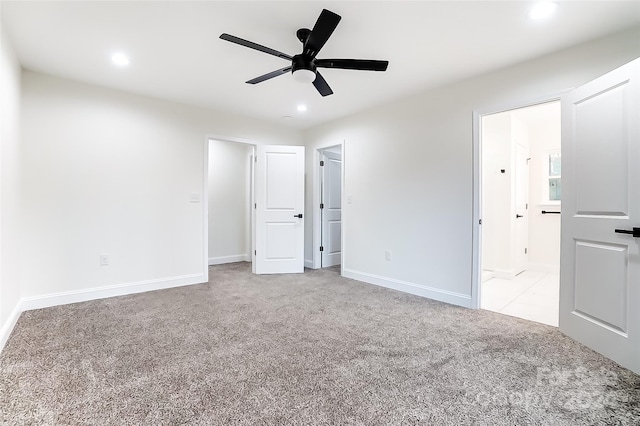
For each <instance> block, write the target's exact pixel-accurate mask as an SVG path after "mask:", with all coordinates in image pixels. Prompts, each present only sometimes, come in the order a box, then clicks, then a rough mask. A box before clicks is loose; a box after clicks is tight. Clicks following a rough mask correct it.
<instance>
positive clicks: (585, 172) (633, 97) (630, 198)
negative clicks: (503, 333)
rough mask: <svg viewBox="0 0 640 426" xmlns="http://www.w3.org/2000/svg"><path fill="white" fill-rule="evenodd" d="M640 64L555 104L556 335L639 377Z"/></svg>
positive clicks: (588, 86) (575, 91)
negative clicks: (558, 200) (558, 198)
mask: <svg viewBox="0 0 640 426" xmlns="http://www.w3.org/2000/svg"><path fill="white" fill-rule="evenodd" d="M639 79H640V60H635V61H633V62H631V63H629V64H627V65H625V66H623V67H621V68H618V69H616V70H614V71H612V72H610V73H608V74H606V75H604V76H602V77H600V78H598V79H596V80H594V81H592V82H590V83H587V84H585V85H584V86H581V87H579V88H577V89H575V90H573V91H572V92H570V93H569V94H567V95H566V96H565V97H563V99H562V180H563V182H562V187H563V188H562V191H563V193H562V247H561V273H560V331H562V332H563V333H565V334H567V335H568V336H570V337H572V338H574V339H576V340H578V341H579V342H582V343H583V344H585V345H587V346H589V347H590V348H592V349H594V350H596V351H598V352H600V353H602V354H604V355H605V356H607V357H609V358H611V359H613V360H614V361H616V362H618V363H619V364H621V365H623V366H625V367H627V368H629V369H631V370H633V371H635V372H636V373H640V238H637V237H636V238H634V237H633V236H632V235H629V234H623V233H617V232H616V230H622V231H626V230H629V231H632V228H633V227H636V228H638V227H640V120H638V117H640V105H639V104H640V84H639V81H638V80H639Z"/></svg>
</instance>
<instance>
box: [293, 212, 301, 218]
mask: <svg viewBox="0 0 640 426" xmlns="http://www.w3.org/2000/svg"><path fill="white" fill-rule="evenodd" d="M293 217H297V218H298V219H302V213H298V214H294V215H293Z"/></svg>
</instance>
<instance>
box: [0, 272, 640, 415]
mask: <svg viewBox="0 0 640 426" xmlns="http://www.w3.org/2000/svg"><path fill="white" fill-rule="evenodd" d="M3 422H4V423H3ZM0 424H9V425H21V424H47V425H52V424H64V425H67V424H90V425H107V424H111V425H125V424H131V425H140V424H149V425H159V424H163V425H178V424H189V425H191V424H195V425H200V424H202V425H218V424H220V425H222V424H241V425H254V424H304V425H308V424H314V425H315V424H361V425H387V424H406V425H410V424H429V425H431V424H433V425H447V424H450V425H464V424H478V425H525V424H535V425H538V424H539V425H577V424H585V425H595V424H616V425H617V424H622V425H638V424H640V376H638V375H635V374H633V373H631V372H630V371H628V370H625V369H623V368H621V367H619V366H618V365H617V364H615V363H613V362H612V361H609V360H607V359H606V358H604V357H602V356H601V355H599V354H597V353H595V352H593V351H591V350H589V349H587V348H585V347H584V346H582V345H580V344H578V343H576V342H574V341H572V340H571V339H569V338H567V337H565V336H563V335H562V334H561V333H560V332H558V331H557V330H556V329H555V328H553V327H549V326H545V325H541V324H536V323H532V322H528V321H525V320H519V319H516V318H512V317H508V316H503V315H500V314H497V313H493V312H488V311H476V310H469V309H464V308H458V307H454V306H451V305H447V304H444V303H439V302H434V301H431V300H428V299H423V298H419V297H416V296H412V295H408V294H404V293H399V292H395V291H392V290H387V289H384V288H379V287H376V286H372V285H368V284H364V283H359V282H357V281H352V280H348V279H344V278H342V277H340V276H339V274H338V273H337V272H336V270H335V269H333V270H315V271H312V270H307V271H306V272H305V274H303V275H286V276H255V275H252V274H251V272H250V268H249V264H247V263H236V264H229V265H220V266H215V267H211V268H210V281H209V283H206V284H202V285H195V286H188V287H181V288H175V289H169V290H163V291H156V292H149V293H143V294H137V295H132V296H123V297H117V298H111V299H105V300H98V301H91V302H85V303H78V304H73V305H66V306H60V307H56V308H49V309H42V310H36V311H29V312H25V313H23V314H22V316H21V317H20V319H19V321H18V324H17V326H16V328H15V329H14V332H13V334H12V336H11V338H10V339H9V342H8V344H7V346H6V348H5V349H4V351H3V352H2V354H0Z"/></svg>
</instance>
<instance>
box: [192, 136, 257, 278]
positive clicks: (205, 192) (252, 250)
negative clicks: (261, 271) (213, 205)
mask: <svg viewBox="0 0 640 426" xmlns="http://www.w3.org/2000/svg"><path fill="white" fill-rule="evenodd" d="M212 140H215V141H220V142H234V143H241V144H245V145H248V146H250V147H252V150H253V153H252V154H251V156H252V160H253V161H251V167H250V168H249V176H248V179H249V198H248V201H249V204H248V205H247V208H248V209H249V215H248V217H247V219H248V223H247V224H246V226H248V227H249V234H250V243H251V246H250V247H249V248H248V250H249V252H248V253H247V258H248V259H250V261H251V268H252V272H254V273H255V270H254V269H255V264H256V262H255V254H254V253H255V246H256V235H255V226H254V219H255V217H254V216H255V212H254V209H252V208H251V206H252V205H253V204H254V203H255V183H254V173H255V157H256V146H257V145H258V143H256V142H255V141H251V140H248V139H242V138H235V137H230V136H220V135H214V134H207V135H205V138H204V189H203V197H202V204H203V209H204V216H205V220H204V259H205V265H206V266H205V267H206V269H207V270H208V269H209V143H210V141H212Z"/></svg>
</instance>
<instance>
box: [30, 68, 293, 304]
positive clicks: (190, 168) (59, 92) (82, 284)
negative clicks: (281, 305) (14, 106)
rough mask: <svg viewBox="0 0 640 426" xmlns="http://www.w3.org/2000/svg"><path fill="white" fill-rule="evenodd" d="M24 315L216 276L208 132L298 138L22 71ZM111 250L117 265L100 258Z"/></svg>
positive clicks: (266, 126)
mask: <svg viewBox="0 0 640 426" xmlns="http://www.w3.org/2000/svg"><path fill="white" fill-rule="evenodd" d="M22 88H23V98H22V145H23V153H24V154H23V155H24V158H23V179H24V188H23V194H24V219H25V221H26V222H27V223H29V227H28V228H26V229H25V230H24V235H23V241H24V247H25V250H24V257H23V259H24V262H23V267H22V280H23V286H24V291H23V297H25V298H26V299H25V307H26V308H29V307H34V306H43V305H45V306H46V305H50V304H55V303H63V302H68V301H69V300H77V299H83V298H92V297H101V296H104V295H105V292H103V291H102V289H103V288H105V287H106V289H107V290H108V291H107V292H106V295H113V294H114V293H117V292H119V291H120V292H132V291H142V290H148V289H149V288H158V287H162V286H171V285H180V284H187V283H192V282H202V281H206V280H207V275H206V274H207V258H206V247H207V245H208V238H207V235H206V222H207V214H206V209H205V206H204V203H193V202H190V200H191V197H192V195H193V194H198V195H199V196H200V197H202V199H204V195H205V193H206V191H207V178H206V167H207V166H206V165H207V160H208V158H207V156H206V140H207V138H206V137H205V136H206V135H219V136H227V137H229V138H238V139H246V140H252V141H255V142H257V143H274V144H275V143H286V144H292V145H295V144H297V143H299V141H300V135H299V132H298V131H295V130H291V129H286V128H284V127H278V126H273V125H270V124H266V123H263V122H260V121H257V120H253V119H250V118H244V117H239V116H235V115H230V114H226V113H222V112H216V111H211V110H206V109H201V108H195V107H189V106H185V105H181V104H175V103H170V102H164V101H159V100H155V99H150V98H146V97H142V96H136V95H130V94H125V93H122V92H118V91H114V90H111V89H105V88H100V87H96V86H92V85H87V84H82V83H77V82H72V81H69V80H64V79H60V78H56V77H52V76H47V75H43V74H39V73H35V72H25V73H24V74H23V86H22ZM100 254H108V255H109V257H110V265H109V266H100V264H99V255H100Z"/></svg>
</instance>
